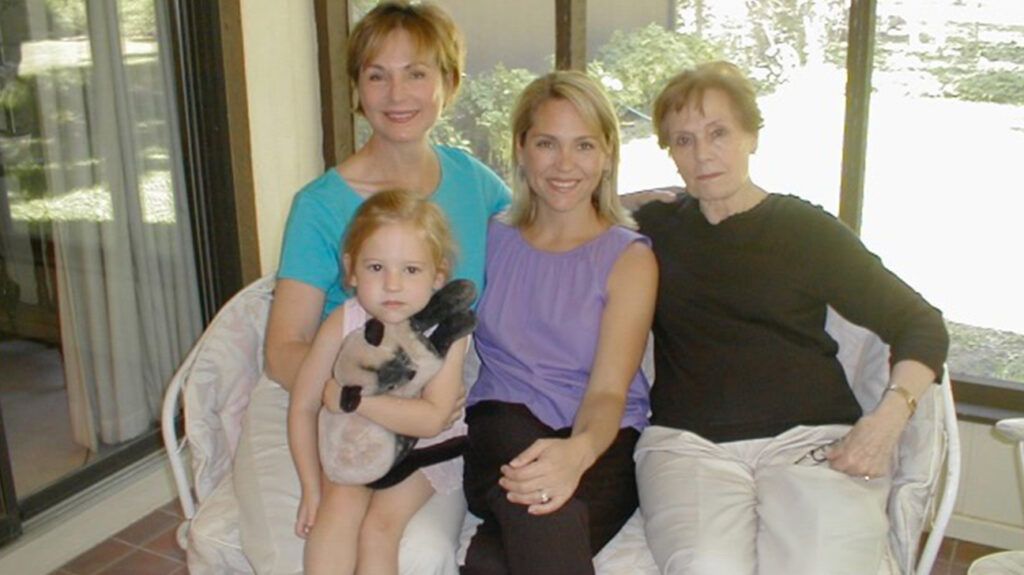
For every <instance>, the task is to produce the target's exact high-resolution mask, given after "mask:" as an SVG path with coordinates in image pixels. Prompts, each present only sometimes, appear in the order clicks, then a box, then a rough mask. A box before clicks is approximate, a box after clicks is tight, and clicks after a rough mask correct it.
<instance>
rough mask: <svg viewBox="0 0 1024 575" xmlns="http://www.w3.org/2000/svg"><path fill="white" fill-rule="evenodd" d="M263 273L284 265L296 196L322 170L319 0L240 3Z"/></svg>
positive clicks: (257, 0) (258, 0) (246, 0)
mask: <svg viewBox="0 0 1024 575" xmlns="http://www.w3.org/2000/svg"><path fill="white" fill-rule="evenodd" d="M241 13H242V35H243V43H244V45H245V75H246V84H247V88H248V89H247V92H248V97H249V131H250V138H251V143H252V171H253V184H254V187H255V190H256V218H257V222H258V226H259V245H260V262H261V267H262V271H263V273H267V272H269V271H271V270H274V269H276V268H277V262H278V256H279V254H280V252H281V235H282V233H283V231H284V224H285V219H286V218H287V217H288V209H289V207H290V206H291V199H292V196H293V195H294V194H295V192H296V191H298V190H299V188H301V187H302V186H303V185H304V184H305V183H306V182H308V181H310V180H311V179H313V178H314V177H316V176H317V175H319V174H320V173H321V172H322V171H323V168H324V166H323V157H322V152H321V139H322V134H321V130H320V93H319V80H318V77H317V41H316V21H315V19H314V14H313V2H312V1H311V0H307V1H305V2H296V1H294V0H289V1H287V2H282V1H281V0H245V1H244V2H242V3H241Z"/></svg>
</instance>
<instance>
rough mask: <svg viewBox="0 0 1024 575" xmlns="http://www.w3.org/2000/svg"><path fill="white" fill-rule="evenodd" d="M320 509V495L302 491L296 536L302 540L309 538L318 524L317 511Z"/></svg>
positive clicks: (296, 520)
mask: <svg viewBox="0 0 1024 575" xmlns="http://www.w3.org/2000/svg"><path fill="white" fill-rule="evenodd" d="M319 507H320V494H319V493H317V494H316V495H315V496H314V495H312V494H310V493H307V492H306V490H305V489H304V490H302V499H301V500H299V511H298V514H297V516H296V518H295V534H296V535H298V536H299V537H300V538H302V539H305V538H307V537H309V532H310V531H312V530H313V524H314V523H316V510H317V508H319Z"/></svg>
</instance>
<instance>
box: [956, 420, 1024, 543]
mask: <svg viewBox="0 0 1024 575" xmlns="http://www.w3.org/2000/svg"><path fill="white" fill-rule="evenodd" d="M960 442H961V455H962V456H963V473H962V475H961V477H960V481H961V483H960V495H959V497H957V504H956V508H955V509H954V512H953V513H954V515H953V520H952V521H951V522H950V525H949V529H948V530H947V535H949V536H952V537H956V538H958V539H965V540H967V541H974V542H976V543H983V544H985V545H991V546H993V547H999V548H1003V549H1024V511H1022V505H1021V498H1022V497H1024V492H1022V489H1021V486H1022V485H1024V477H1021V476H1020V470H1019V466H1018V464H1017V458H1016V453H1015V449H1014V445H1013V444H1012V443H1010V442H1009V441H1006V440H1005V439H1003V438H1002V437H1000V436H999V435H998V434H997V433H996V431H995V429H994V428H993V426H991V425H983V424H980V423H970V422H965V421H961V422H960Z"/></svg>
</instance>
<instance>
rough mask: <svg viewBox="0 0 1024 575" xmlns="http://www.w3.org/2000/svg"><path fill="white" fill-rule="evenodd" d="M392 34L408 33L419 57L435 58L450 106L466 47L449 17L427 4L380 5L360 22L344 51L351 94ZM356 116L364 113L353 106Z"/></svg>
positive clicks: (397, 0) (396, 2)
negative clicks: (362, 72) (399, 31)
mask: <svg viewBox="0 0 1024 575" xmlns="http://www.w3.org/2000/svg"><path fill="white" fill-rule="evenodd" d="M395 30H405V31H406V32H408V33H409V35H410V36H412V40H413V42H414V43H415V45H416V49H417V51H418V52H419V53H421V54H428V55H431V56H433V57H434V58H435V60H436V61H437V67H438V68H439V69H440V70H441V75H442V76H443V77H444V82H445V91H444V98H445V99H444V103H445V106H447V105H448V104H450V103H451V102H452V100H453V99H455V95H456V94H457V93H458V91H459V85H460V84H461V82H462V68H463V67H464V66H465V62H466V45H465V41H464V40H463V38H462V33H461V32H460V31H459V28H458V27H457V26H456V25H455V21H454V20H452V18H451V16H449V15H448V13H447V12H445V11H444V10H442V9H441V8H440V7H439V6H437V5H436V4H431V3H426V2H423V3H421V2H417V3H411V2H407V1H402V0H392V1H389V2H381V3H380V4H378V5H377V6H375V7H374V8H373V10H370V11H369V12H367V14H366V16H363V18H362V19H361V20H359V22H358V23H357V24H356V25H355V27H354V28H353V29H352V32H351V34H349V37H348V44H347V45H346V47H345V55H346V70H347V72H348V78H349V81H350V82H351V83H352V88H353V91H354V90H355V87H356V86H357V85H358V84H359V73H360V72H361V71H362V70H363V68H364V67H365V66H366V63H367V62H369V61H370V60H372V59H373V58H374V56H376V55H377V54H378V53H379V52H380V50H381V49H382V47H383V45H384V42H385V40H386V39H387V37H388V35H389V34H391V33H392V32H394V31H395ZM356 112H359V113H362V112H363V107H362V104H360V103H357V104H356Z"/></svg>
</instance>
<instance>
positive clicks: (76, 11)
mask: <svg viewBox="0 0 1024 575" xmlns="http://www.w3.org/2000/svg"><path fill="white" fill-rule="evenodd" d="M46 8H47V11H48V12H49V13H50V16H51V17H52V18H53V27H54V28H55V29H56V30H57V31H59V32H63V33H65V34H68V35H81V34H86V33H87V27H88V26H87V20H86V9H85V0H46Z"/></svg>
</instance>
